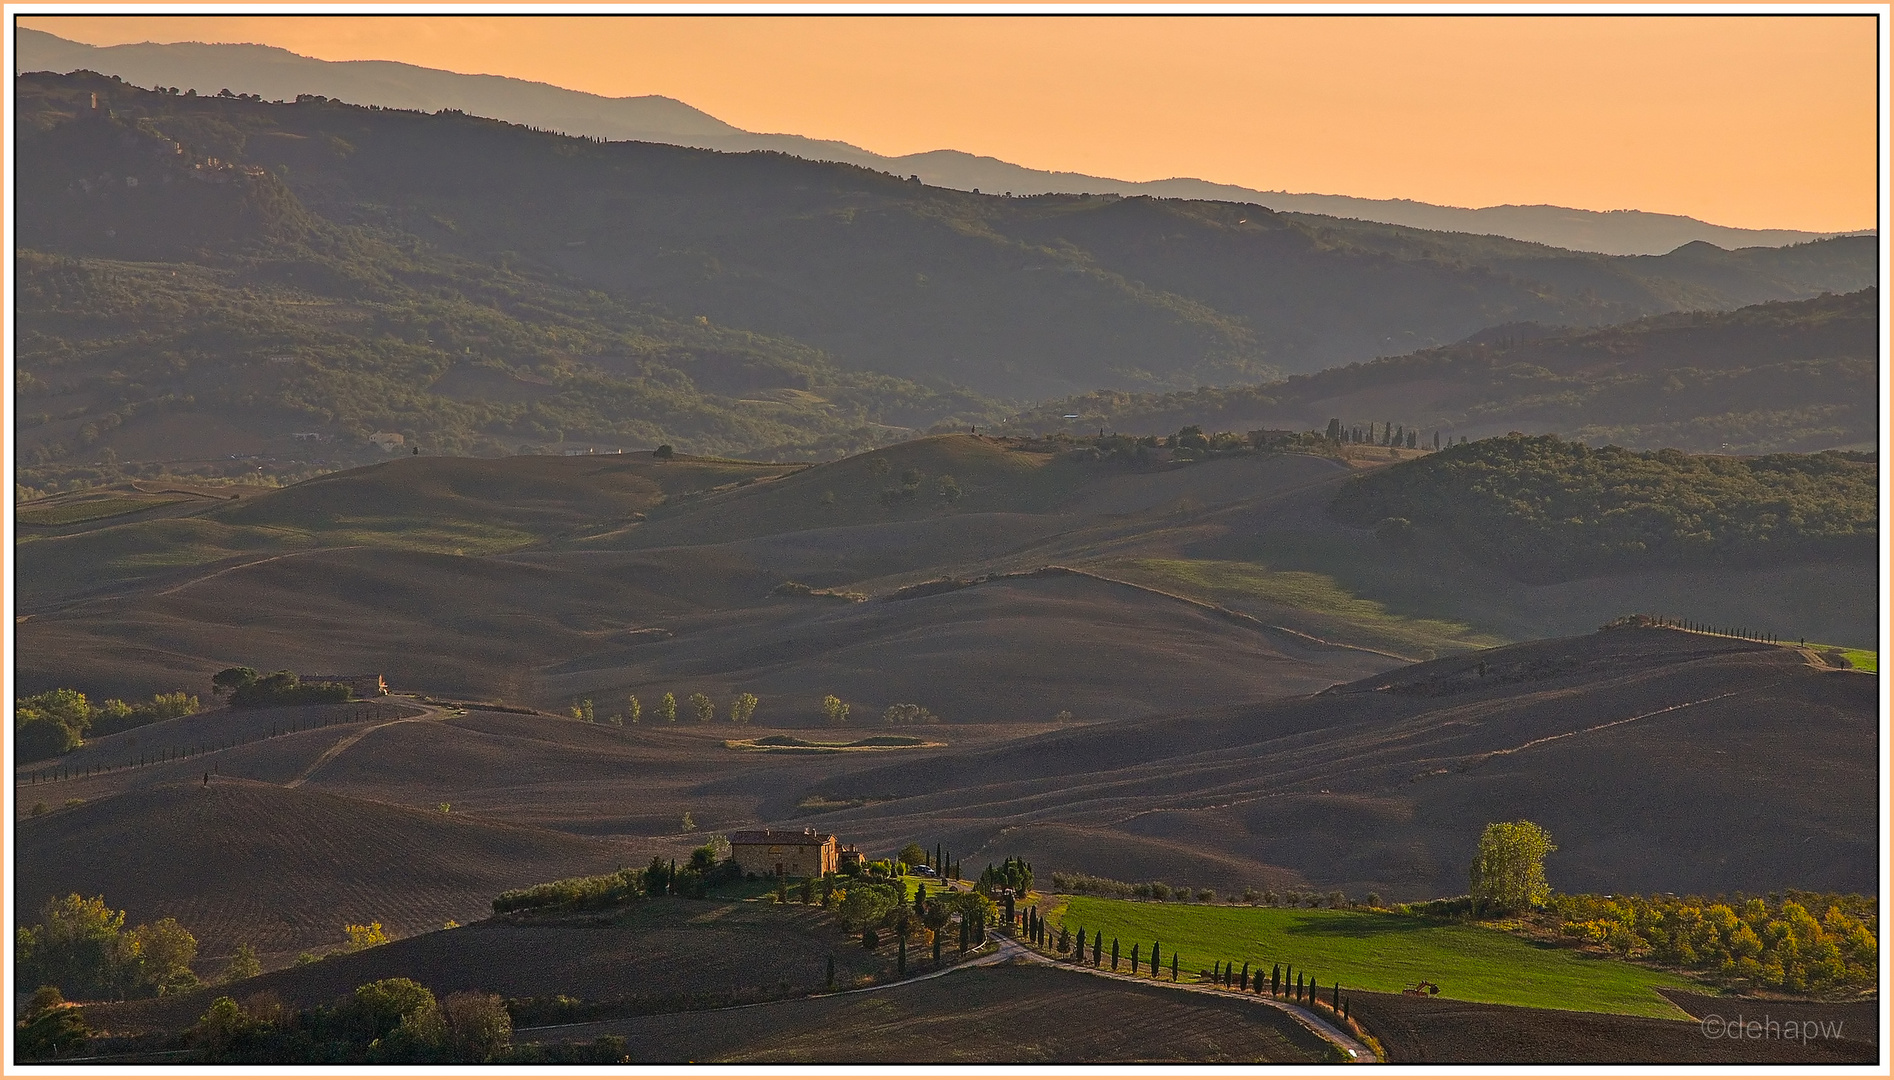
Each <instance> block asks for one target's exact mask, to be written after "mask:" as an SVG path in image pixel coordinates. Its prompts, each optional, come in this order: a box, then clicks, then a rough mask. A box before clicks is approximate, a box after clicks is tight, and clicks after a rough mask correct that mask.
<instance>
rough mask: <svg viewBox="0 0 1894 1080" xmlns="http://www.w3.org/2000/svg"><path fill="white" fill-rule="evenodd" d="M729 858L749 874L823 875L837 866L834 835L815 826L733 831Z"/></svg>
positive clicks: (784, 875) (768, 875)
mask: <svg viewBox="0 0 1894 1080" xmlns="http://www.w3.org/2000/svg"><path fill="white" fill-rule="evenodd" d="M730 857H731V858H732V859H735V860H736V864H737V866H738V867H739V868H741V869H742V871H743V872H744V873H746V874H760V875H763V876H765V877H821V876H822V875H823V874H829V873H833V872H834V871H835V869H836V859H835V837H834V836H831V835H829V834H826V833H818V832H816V831H815V830H814V829H803V830H802V831H801V832H789V831H787V830H781V831H779V830H776V829H755V830H750V831H745V832H737V833H731V834H730Z"/></svg>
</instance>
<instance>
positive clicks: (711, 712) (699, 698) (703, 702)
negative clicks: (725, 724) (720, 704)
mask: <svg viewBox="0 0 1894 1080" xmlns="http://www.w3.org/2000/svg"><path fill="white" fill-rule="evenodd" d="M691 708H692V709H693V710H695V711H696V713H697V722H698V723H700V724H708V723H710V722H711V721H712V720H714V719H716V717H717V703H716V702H714V701H712V700H710V695H709V694H703V693H698V694H692V695H691Z"/></svg>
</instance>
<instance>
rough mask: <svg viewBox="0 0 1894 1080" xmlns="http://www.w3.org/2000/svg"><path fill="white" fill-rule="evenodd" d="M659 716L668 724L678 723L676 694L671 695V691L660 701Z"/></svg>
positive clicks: (665, 693)
mask: <svg viewBox="0 0 1894 1080" xmlns="http://www.w3.org/2000/svg"><path fill="white" fill-rule="evenodd" d="M658 715H659V716H660V717H662V718H663V719H664V722H665V723H667V724H675V723H677V695H676V694H673V693H671V692H670V691H669V690H666V691H665V692H664V696H663V697H661V698H659V699H658Z"/></svg>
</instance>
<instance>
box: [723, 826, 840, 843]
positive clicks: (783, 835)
mask: <svg viewBox="0 0 1894 1080" xmlns="http://www.w3.org/2000/svg"><path fill="white" fill-rule="evenodd" d="M834 841H835V837H834V836H831V835H829V834H827V833H818V832H815V831H814V830H809V831H805V832H789V831H787V830H777V829H751V830H748V831H746V832H733V833H731V834H730V842H731V843H732V844H792V845H808V846H810V847H820V846H822V845H823V844H828V843H833V842H834Z"/></svg>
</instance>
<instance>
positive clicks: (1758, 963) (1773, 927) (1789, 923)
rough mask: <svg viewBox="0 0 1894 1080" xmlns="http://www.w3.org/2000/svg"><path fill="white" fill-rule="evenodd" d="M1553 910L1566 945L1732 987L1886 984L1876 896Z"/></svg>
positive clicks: (1597, 902)
mask: <svg viewBox="0 0 1894 1080" xmlns="http://www.w3.org/2000/svg"><path fill="white" fill-rule="evenodd" d="M1547 910H1548V912H1549V913H1550V914H1551V915H1552V916H1553V917H1554V918H1555V919H1556V920H1557V926H1558V932H1559V933H1560V934H1561V935H1562V936H1564V937H1565V938H1567V939H1568V940H1571V941H1573V942H1576V943H1580V944H1582V945H1584V946H1586V947H1588V948H1592V949H1596V950H1598V951H1601V952H1605V953H1609V954H1611V955H1614V956H1622V957H1625V958H1627V959H1632V960H1645V961H1649V962H1653V963H1657V964H1662V965H1665V966H1667V967H1677V968H1683V969H1685V970H1689V971H1695V972H1700V973H1702V974H1704V975H1707V976H1709V977H1710V978H1711V979H1713V980H1715V981H1720V982H1723V983H1725V984H1726V985H1729V986H1731V987H1734V988H1745V989H1761V990H1776V991H1782V992H1785V993H1792V994H1800V993H1830V992H1837V991H1863V990H1869V989H1872V988H1873V987H1875V986H1876V985H1877V983H1878V979H1879V971H1880V968H1879V959H1880V950H1879V944H1878V941H1877V939H1876V931H1877V927H1878V919H1879V909H1878V908H1877V906H1876V904H1875V901H1874V898H1872V897H1863V896H1853V895H1849V896H1843V895H1837V894H1834V893H1810V892H1794V891H1791V892H1786V893H1781V894H1772V895H1770V896H1768V897H1760V896H1756V897H1750V898H1748V899H1744V898H1743V897H1742V896H1740V895H1738V896H1734V897H1702V896H1683V897H1679V896H1671V895H1653V896H1624V895H1617V896H1597V895H1591V894H1583V895H1574V896H1555V897H1552V898H1551V900H1550V902H1549V903H1548V905H1547ZM1817 913H1819V914H1817Z"/></svg>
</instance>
